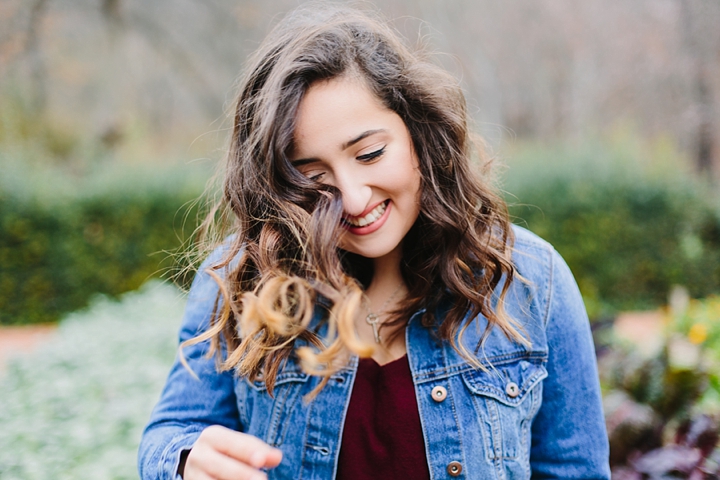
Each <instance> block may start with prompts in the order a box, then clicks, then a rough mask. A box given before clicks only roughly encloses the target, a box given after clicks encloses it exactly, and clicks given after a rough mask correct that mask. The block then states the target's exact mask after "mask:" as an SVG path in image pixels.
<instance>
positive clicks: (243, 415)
mask: <svg viewBox="0 0 720 480" xmlns="http://www.w3.org/2000/svg"><path fill="white" fill-rule="evenodd" d="M307 380H308V375H307V374H306V373H304V372H302V371H300V370H299V367H298V368H297V369H296V368H286V369H284V370H282V371H281V372H280V373H279V374H278V376H277V379H276V381H275V389H274V391H273V396H272V397H271V396H270V394H269V393H268V391H267V386H266V385H265V380H264V379H263V378H262V377H259V378H256V379H254V380H253V381H250V380H248V379H239V380H238V381H237V383H236V387H235V393H236V396H237V405H238V414H239V415H240V422H241V423H242V425H243V430H244V432H245V433H249V434H251V435H254V436H256V437H258V438H260V439H262V440H264V441H265V442H267V443H268V444H270V445H273V446H280V445H282V444H283V441H284V440H285V435H286V433H287V429H288V427H289V426H290V425H291V424H293V421H292V416H293V415H294V414H297V413H298V412H297V410H298V408H296V407H298V406H299V405H300V404H301V403H302V390H303V386H304V385H305V384H306V383H307Z"/></svg>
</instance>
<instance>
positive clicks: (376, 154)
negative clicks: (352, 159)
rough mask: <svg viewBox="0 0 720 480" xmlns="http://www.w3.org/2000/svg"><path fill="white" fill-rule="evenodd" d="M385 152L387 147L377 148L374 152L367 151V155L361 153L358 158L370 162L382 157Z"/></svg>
mask: <svg viewBox="0 0 720 480" xmlns="http://www.w3.org/2000/svg"><path fill="white" fill-rule="evenodd" d="M383 153H385V147H382V148H381V149H380V150H375V151H374V152H370V153H366V154H365V155H360V156H359V157H356V158H357V160H359V161H361V162H370V161H373V160H375V159H376V158H379V157H381V156H382V154H383Z"/></svg>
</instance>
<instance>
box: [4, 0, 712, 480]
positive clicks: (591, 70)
mask: <svg viewBox="0 0 720 480" xmlns="http://www.w3.org/2000/svg"><path fill="white" fill-rule="evenodd" d="M299 3H303V0H272V1H259V0H237V1H233V2H230V1H227V0H203V1H199V0H173V1H172V2H170V1H169V0H156V1H153V2H142V1H140V0H63V1H62V2H60V1H54V0H0V168H1V170H0V324H6V325H7V324H28V323H44V322H53V321H56V320H57V319H59V318H61V317H64V316H66V315H67V314H68V312H74V311H76V310H78V309H81V308H82V307H84V306H85V305H86V304H87V303H88V302H89V301H90V299H91V298H92V296H93V295H95V294H96V293H103V294H107V295H110V296H117V295H119V294H121V293H122V292H125V291H128V290H134V289H137V288H138V287H139V286H140V285H141V284H143V283H144V282H145V281H146V280H148V279H149V278H152V277H157V276H165V278H168V277H169V276H171V275H172V274H173V273H174V272H177V271H178V269H180V268H182V267H183V265H184V263H183V262H182V261H181V262H180V263H178V262H177V261H176V260H177V255H175V258H173V256H172V255H169V254H170V253H171V252H176V254H177V252H180V251H182V249H181V246H182V245H187V241H188V240H189V239H190V238H191V234H192V232H193V229H194V228H195V226H196V225H197V221H198V212H200V211H202V206H203V204H202V202H201V201H198V197H199V196H200V195H201V193H202V192H203V191H204V190H206V189H207V191H208V192H209V193H210V195H211V196H212V195H213V194H216V193H217V189H216V188H215V187H213V185H214V184H213V183H212V182H209V179H211V177H212V176H213V173H214V171H215V169H216V164H217V163H218V161H219V160H220V159H221V158H222V156H223V151H224V148H225V140H226V136H227V130H228V127H229V123H228V121H227V116H226V113H225V112H226V111H227V109H228V107H229V106H230V105H231V104H232V99H233V96H234V87H233V82H234V79H235V78H236V76H237V74H238V73H239V72H240V71H241V69H242V65H243V62H244V59H245V58H246V56H247V55H248V53H250V52H251V51H253V50H254V49H255V48H256V47H257V45H258V43H259V42H260V40H261V39H262V37H263V35H264V34H265V33H266V32H267V30H268V28H269V27H270V26H271V25H272V24H273V23H274V22H275V21H276V20H277V18H278V17H279V15H281V14H282V13H283V12H286V11H288V10H289V9H291V8H293V7H294V6H296V5H297V4H299ZM365 5H366V6H367V5H368V4H365ZM378 6H379V7H380V8H381V10H382V12H383V13H384V14H385V15H386V16H388V17H390V18H393V19H395V20H394V23H395V26H396V27H397V28H398V30H400V31H401V32H402V33H403V34H405V35H406V36H407V37H408V38H409V40H410V42H411V43H413V44H423V45H429V46H430V48H431V49H432V50H433V51H437V52H439V53H436V54H434V55H432V57H433V59H434V60H435V61H437V62H439V63H441V64H442V65H444V66H445V67H446V68H448V69H449V70H450V71H451V72H453V73H454V74H455V75H456V76H457V77H458V78H460V79H461V83H462V86H463V88H464V90H465V92H466V96H467V99H468V102H469V107H470V113H471V116H472V120H473V124H474V128H475V129H476V130H477V131H478V132H479V133H481V135H482V136H483V137H484V139H485V140H486V142H487V147H488V150H489V152H490V154H491V157H493V159H494V160H495V164H496V165H497V166H498V167H499V168H498V171H497V173H498V177H497V179H498V180H497V181H498V184H499V185H500V187H501V188H502V189H503V191H504V195H505V198H506V199H507V201H508V203H509V204H510V213H511V215H512V216H513V220H514V222H515V223H518V224H520V225H524V226H527V227H528V228H530V229H531V230H533V231H535V232H536V233H538V234H539V235H540V236H542V237H544V238H546V239H547V240H549V241H550V242H551V243H552V244H553V245H554V246H555V247H556V248H557V249H558V251H559V252H560V253H561V254H562V255H563V256H564V257H565V258H566V260H567V261H568V263H569V264H570V266H571V268H572V270H573V272H574V274H575V276H576V278H577V280H578V283H579V285H580V288H581V291H582V293H583V297H584V299H585V302H586V305H587V307H588V311H589V313H590V316H591V319H592V320H593V322H594V328H595V330H596V340H597V342H598V351H599V353H600V367H601V378H602V383H603V388H604V391H605V403H606V413H607V415H608V432H609V435H610V438H611V444H612V451H613V457H612V461H613V465H614V466H615V470H614V472H615V473H614V477H615V478H618V479H620V478H627V479H635V478H667V477H663V475H675V476H676V477H678V478H718V476H717V475H718V472H717V469H718V468H719V467H718V465H720V453H719V452H718V449H717V448H716V444H717V437H718V415H720V400H719V399H720V380H719V379H718V375H717V372H718V371H720V366H719V364H718V362H719V361H720V360H719V357H720V353H718V352H720V343H719V342H720V340H719V338H720V331H718V327H717V325H720V311H718V306H717V305H718V300H717V298H718V297H717V295H718V294H720V193H719V191H720V188H718V183H719V181H720V54H719V52H720V28H717V26H718V25H720V2H717V1H716V0H636V1H633V2H624V1H620V0H610V1H608V0H584V1H583V2H577V3H574V4H568V3H560V2H556V1H554V0H506V1H503V2H496V1H492V0H453V1H442V0H384V1H383V2H382V4H381V5H378ZM206 185H210V186H209V187H206ZM179 249H180V250H179ZM180 258H183V257H182V256H181V257H180ZM678 285H680V286H682V289H684V290H683V291H685V292H687V296H688V298H689V300H688V302H687V305H686V307H685V308H681V309H678V308H674V307H673V308H671V307H669V306H667V305H666V304H667V303H668V294H669V292H670V291H671V290H673V289H676V288H677V287H674V286H678ZM138 298H140V297H138ZM126 301H127V302H134V301H135V300H126ZM107 308H111V307H107ZM640 309H642V310H645V309H650V310H655V309H659V310H657V311H658V312H660V314H661V317H662V318H663V319H664V320H662V330H663V337H662V341H661V342H660V347H658V349H656V350H654V351H653V352H652V354H646V353H642V352H640V350H642V349H639V348H638V345H633V344H631V343H626V342H625V341H623V340H621V339H619V338H617V337H616V336H615V335H614V333H613V327H612V325H613V320H614V318H615V315H616V314H617V313H618V312H621V311H627V310H640ZM118 315H119V316H122V315H123V314H118ZM78 318H80V320H73V324H74V325H77V324H78V322H80V323H82V322H87V323H88V324H90V320H89V317H82V316H81V317H78ZM73 328H79V327H73ZM88 328H91V327H88ZM133 328H134V327H133ZM134 355H138V358H141V357H140V355H141V353H140V352H135V353H134ZM688 359H690V360H691V361H690V360H688ZM108 368H110V367H108ZM77 372H78V373H77V375H78V378H80V377H83V375H84V374H83V373H82V369H81V368H79V367H78V370H77ZM23 375H24V374H23ZM64 375H71V374H70V373H68V372H66V373H64ZM84 376H85V377H87V375H84ZM12 381H14V380H12ZM12 381H11V382H10V383H8V385H10V384H11V383H12ZM12 385H15V384H12ZM12 388H15V387H12ZM18 388H20V387H18ZM157 388H159V387H157ZM30 391H31V390H27V392H30ZM32 391H33V392H34V391H35V390H32ZM19 395H21V396H22V395H23V394H19ZM27 395H35V393H32V394H30V393H27ZM13 398H15V397H13ZM17 398H20V397H17ZM17 401H21V400H17ZM146 414H147V413H146V412H143V413H140V414H139V415H141V416H142V415H146ZM48 422H50V423H48V424H47V425H49V426H50V427H49V428H51V429H52V428H54V427H53V424H52V420H48ZM8 438H9V437H8ZM12 443H13V441H10V444H12ZM15 443H17V442H15ZM119 443H123V445H125V446H126V447H127V448H134V447H132V445H131V444H133V442H132V441H129V442H128V441H127V439H126V438H125V437H124V439H123V440H122V441H121V442H120V441H119ZM128 445H130V447H128ZM38 448H39V447H38ZM52 448H55V447H52ZM108 448H109V449H110V450H112V448H114V447H113V446H112V445H110V444H109V446H108ZM683 449H684V450H683ZM38 451H40V449H39V450H38ZM123 455H126V457H123V458H130V457H129V456H127V451H126V452H125V453H124V454H123ZM103 458H105V457H103ZM683 458H684V459H685V460H686V461H685V463H682V462H681V461H680V460H677V459H683ZM688 458H689V459H691V460H692V461H688V460H687V459H688ZM661 460H662V461H661ZM676 460H677V461H676ZM78 465H79V464H78ZM0 467H2V466H1V465H0ZM68 468H70V467H68ZM73 468H75V467H73ZM78 468H80V467H78ZM88 468H89V467H88ZM93 468H94V467H93ZM98 468H100V467H98ZM663 469H665V470H663ZM673 469H674V470H673ZM8 471H9V470H8ZM17 471H18V472H20V471H21V470H17ZM78 471H80V470H78ZM668 472H670V473H668ZM673 472H674V473H673ZM713 472H715V473H713ZM2 473H3V472H2V468H0V475H2ZM38 475H39V476H38ZM38 475H36V476H33V475H32V474H30V473H26V474H22V475H21V474H19V473H18V477H17V478H43V477H42V475H41V474H38ZM104 475H105V474H102V475H99V476H96V477H95V478H105V476H104ZM129 475H132V473H129ZM693 475H694V476H693ZM700 475H706V476H705V477H703V476H700ZM711 475H716V476H715V477H712V476H711ZM58 478H60V477H58ZM107 478H110V477H107Z"/></svg>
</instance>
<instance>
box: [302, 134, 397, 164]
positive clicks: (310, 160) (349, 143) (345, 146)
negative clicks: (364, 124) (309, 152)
mask: <svg viewBox="0 0 720 480" xmlns="http://www.w3.org/2000/svg"><path fill="white" fill-rule="evenodd" d="M384 132H387V130H386V129H384V128H377V129H374V130H366V131H364V132H362V133H361V134H360V135H358V136H357V137H355V138H353V139H351V140H348V141H347V142H345V143H343V144H342V145H341V149H342V150H347V149H348V148H350V147H352V146H353V145H355V144H356V143H358V142H360V141H362V140H364V139H366V138H367V137H370V136H372V135H375V134H377V133H384ZM317 161H318V159H317V158H300V159H297V160H291V161H290V163H291V164H292V165H293V166H294V167H301V166H303V165H307V164H308V163H313V162H317Z"/></svg>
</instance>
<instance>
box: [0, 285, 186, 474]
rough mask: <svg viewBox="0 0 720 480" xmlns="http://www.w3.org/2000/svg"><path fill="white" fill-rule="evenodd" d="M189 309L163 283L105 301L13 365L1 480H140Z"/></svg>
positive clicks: (3, 421)
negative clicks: (145, 433)
mask: <svg viewBox="0 0 720 480" xmlns="http://www.w3.org/2000/svg"><path fill="white" fill-rule="evenodd" d="M184 303H185V302H184V299H183V297H182V295H181V294H180V293H179V292H178V290H177V289H175V288H174V287H172V286H169V285H166V284H161V283H159V282H151V283H149V284H146V285H145V286H144V287H143V288H141V289H140V290H139V291H137V292H132V293H128V294H126V295H124V296H123V297H122V299H121V301H119V302H115V301H111V300H108V299H105V298H102V297H99V298H97V299H96V300H95V301H94V302H93V303H92V304H91V306H90V307H89V308H88V309H86V310H84V311H81V312H78V313H73V314H71V315H68V316H67V317H66V318H65V319H64V320H63V321H62V322H61V324H60V326H59V329H58V333H57V335H56V336H55V338H54V339H52V340H50V341H49V342H48V343H46V344H43V345H42V346H41V347H40V348H39V349H37V350H36V351H35V352H34V353H33V354H32V355H26V356H22V357H18V358H16V359H14V360H13V361H12V362H11V363H10V365H9V367H8V370H7V372H6V373H5V374H4V375H3V376H2V377H0V425H2V428H0V478H2V479H3V480H21V479H22V480H31V479H32V480H36V479H37V480H40V479H57V480H63V479H73V480H75V479H94V480H104V479H117V480H119V479H136V478H137V468H136V455H137V446H138V443H139V441H140V435H141V433H142V429H143V427H144V424H145V422H147V420H148V418H149V416H150V412H151V410H152V407H153V405H154V404H155V402H156V401H157V399H158V397H159V395H160V390H161V389H162V385H163V384H164V381H165V376H166V375H167V372H168V369H169V366H170V364H171V362H172V360H173V357H174V355H175V351H176V337H175V334H176V331H177V329H178V326H179V324H180V320H181V316H182V312H183V308H184Z"/></svg>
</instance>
